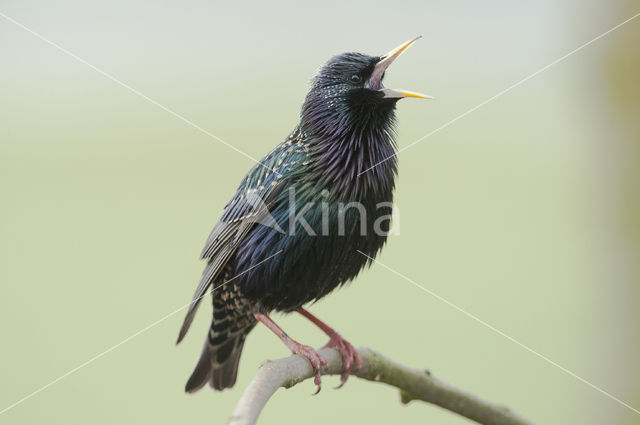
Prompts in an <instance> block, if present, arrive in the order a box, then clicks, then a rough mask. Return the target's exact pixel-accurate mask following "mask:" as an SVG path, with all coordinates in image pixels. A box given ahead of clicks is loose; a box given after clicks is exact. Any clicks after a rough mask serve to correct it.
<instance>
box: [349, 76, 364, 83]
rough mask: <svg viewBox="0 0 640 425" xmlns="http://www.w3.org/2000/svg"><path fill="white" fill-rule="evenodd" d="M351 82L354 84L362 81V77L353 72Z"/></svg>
mask: <svg viewBox="0 0 640 425" xmlns="http://www.w3.org/2000/svg"><path fill="white" fill-rule="evenodd" d="M351 82H352V83H354V84H359V83H361V82H362V77H361V76H359V75H358V74H353V75H352V76H351Z"/></svg>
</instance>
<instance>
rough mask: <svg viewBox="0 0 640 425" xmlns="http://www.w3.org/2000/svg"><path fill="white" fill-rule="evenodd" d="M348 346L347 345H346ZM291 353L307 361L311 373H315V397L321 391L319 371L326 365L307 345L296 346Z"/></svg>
mask: <svg viewBox="0 0 640 425" xmlns="http://www.w3.org/2000/svg"><path fill="white" fill-rule="evenodd" d="M347 344H348V343H347ZM291 352H292V353H293V354H298V355H301V356H302V357H304V358H306V359H307V360H309V363H311V367H313V371H314V373H315V378H314V379H313V382H314V383H315V384H316V386H317V387H318V389H317V390H316V392H315V393H314V394H313V395H316V394H318V393H319V392H320V390H321V389H322V378H321V377H320V369H321V368H326V367H327V365H328V363H327V361H326V360H325V359H324V357H322V356H321V355H320V354H318V352H317V351H316V350H314V349H313V347H309V346H308V345H302V344H297V345H295V346H294V347H293V348H292V349H291Z"/></svg>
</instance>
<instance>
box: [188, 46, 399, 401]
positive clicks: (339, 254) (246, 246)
mask: <svg viewBox="0 0 640 425" xmlns="http://www.w3.org/2000/svg"><path fill="white" fill-rule="evenodd" d="M378 60H379V58H378V57H372V56H366V55H362V54H357V53H348V54H343V55H340V56H337V57H335V58H333V59H331V60H330V61H329V62H328V63H327V64H326V65H325V66H324V67H323V68H322V70H321V71H320V73H319V74H318V76H316V78H315V79H314V80H313V82H312V87H311V89H310V91H309V93H308V95H307V97H306V99H305V103H304V105H303V108H302V112H301V119H300V124H299V125H298V126H296V128H295V129H294V131H293V132H292V133H291V134H290V135H289V137H288V138H287V139H285V141H283V142H282V143H281V144H279V145H278V146H277V147H276V148H275V149H274V150H272V151H271V152H270V153H268V154H267V155H266V156H265V157H264V158H263V159H262V160H261V161H260V162H261V163H260V164H256V165H255V166H254V167H253V168H252V169H251V170H250V171H249V173H248V174H247V175H246V176H245V178H244V179H243V180H242V182H241V183H240V186H239V188H238V190H237V191H236V193H235V195H234V196H233V198H232V199H231V201H230V202H229V203H228V204H227V206H226V207H225V209H224V212H223V214H222V218H221V219H220V221H219V222H218V223H217V224H216V226H215V227H214V229H213V231H212V232H211V234H210V236H209V238H208V240H207V242H206V244H205V247H204V249H203V251H202V258H203V259H205V260H206V261H207V265H206V267H205V269H204V272H203V275H202V278H201V281H200V284H199V285H198V288H197V289H196V291H195V294H194V297H193V301H192V304H191V305H190V308H189V311H188V312H187V316H186V318H185V322H184V324H183V326H182V329H181V331H180V335H179V339H178V341H180V340H181V339H182V338H183V337H184V335H185V334H186V332H187V330H188V328H189V326H190V324H191V322H192V320H193V317H194V315H195V312H196V310H197V308H198V305H199V302H200V300H201V299H202V297H203V295H204V294H205V293H206V291H207V289H208V288H210V287H212V285H213V287H214V288H216V287H217V286H218V285H224V286H223V287H222V288H221V289H223V290H222V291H219V290H217V289H216V290H215V291H213V304H214V316H213V321H212V326H211V331H210V335H209V338H208V339H207V341H206V343H205V347H204V348H203V353H202V355H201V359H200V361H199V363H198V366H197V367H196V370H195V371H194V373H193V375H192V377H191V379H190V380H189V383H188V384H187V390H188V391H194V390H197V389H199V388H200V387H201V386H202V385H204V383H206V382H207V381H209V382H210V384H211V385H212V386H213V387H214V388H216V389H223V388H226V387H229V386H231V385H233V382H235V374H236V371H237V362H238V359H239V355H240V352H241V348H242V344H243V343H244V338H245V337H246V334H247V333H248V332H249V331H250V330H251V329H252V328H253V326H254V325H255V320H252V319H253V316H252V314H253V313H254V312H260V313H268V312H270V311H272V310H279V311H292V310H295V309H296V308H298V307H300V306H302V305H304V304H306V303H309V302H313V301H316V300H318V299H320V298H322V297H323V296H325V295H327V294H328V293H329V292H331V291H332V290H333V289H335V288H336V287H338V286H340V285H342V284H344V283H346V282H348V281H350V280H352V279H353V278H354V277H355V276H356V275H357V274H358V272H359V271H360V270H361V269H362V268H363V267H364V266H365V265H366V264H367V263H368V262H369V260H368V259H367V257H365V256H363V255H362V254H360V253H359V252H358V251H361V252H362V253H364V254H366V255H368V256H370V257H375V255H376V254H377V252H378V251H379V250H380V249H381V248H382V246H383V245H384V243H385V241H386V235H385V234H380V232H375V231H374V223H375V222H376V220H378V218H380V217H383V216H386V217H390V216H391V201H392V200H393V189H394V178H395V175H396V162H395V158H391V159H389V160H387V161H385V162H383V163H382V164H380V165H379V166H377V167H376V168H374V169H373V170H371V171H369V172H367V173H365V174H363V175H361V176H359V173H360V172H362V171H365V170H366V169H368V168H369V167H371V166H373V165H375V164H376V163H378V162H379V161H382V160H383V159H387V158H389V157H390V156H392V155H393V154H394V142H393V136H394V134H393V125H394V109H395V103H396V100H397V99H392V100H389V99H382V95H380V94H379V93H378V92H376V91H375V90H367V89H365V88H363V87H360V86H357V85H355V86H354V85H353V84H352V83H351V82H349V80H348V78H349V77H350V76H352V75H353V74H354V73H357V74H359V75H362V76H363V78H366V77H367V75H368V74H370V73H371V71H372V69H373V67H374V65H375V63H376V62H377V61H378ZM292 194H293V195H292ZM349 202H358V203H360V204H361V205H363V206H364V208H365V210H366V212H367V214H366V219H365V220H363V221H361V220H360V215H359V213H358V211H357V210H356V209H354V208H351V209H346V211H345V212H344V228H343V229H342V230H343V232H342V234H339V233H340V232H339V230H340V229H339V227H340V225H339V222H340V220H339V215H340V210H339V204H340V203H344V204H346V203H349ZM308 203H312V206H311V207H309V208H308V209H307V210H306V211H305V214H304V218H305V219H306V221H307V222H308V223H309V225H310V226H311V228H312V229H313V230H315V233H316V234H315V235H313V234H309V232H307V231H306V230H305V229H304V228H303V227H302V226H296V227H295V228H293V229H291V228H290V226H289V224H290V222H289V220H290V216H291V208H292V207H295V209H296V211H298V212H299V211H300V210H301V209H303V207H304V206H305V205H307V204H308ZM380 203H385V204H384V206H383V207H379V204H380ZM323 209H324V210H323ZM323 212H324V214H325V215H326V217H327V218H328V219H327V223H326V224H327V225H328V230H329V232H328V234H326V235H322V234H321V227H322V224H323ZM267 215H270V217H272V218H273V220H275V223H276V224H277V226H265V225H262V224H256V222H259V221H260V220H261V219H262V218H264V217H266V216H267ZM362 226H363V227H364V229H365V230H366V232H364V234H361V233H362V232H361V229H362V228H363V227H362ZM388 226H389V223H388V221H386V222H383V225H382V230H383V232H384V231H386V230H388ZM229 279H231V280H232V281H233V282H232V284H231V282H229V283H230V285H228V284H225V283H224V282H225V281H229ZM221 294H227V295H226V297H227V299H231V298H233V300H234V303H237V307H234V306H233V305H231V307H230V306H229V304H227V303H226V300H222V299H221V297H224V295H221ZM234 305H235V304H234ZM221 311H223V312H224V313H221ZM223 320H224V322H223ZM229 321H237V322H238V323H240V324H241V325H242V326H240V327H239V328H238V329H236V328H234V329H236V330H235V331H234V332H235V333H228V329H227V328H226V326H230V322H229ZM222 323H225V325H224V326H225V328H224V329H222ZM221 329H222V331H221ZM225 344H226V345H225ZM216 371H217V372H216ZM216 376H217V377H216Z"/></svg>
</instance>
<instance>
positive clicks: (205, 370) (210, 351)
mask: <svg viewBox="0 0 640 425" xmlns="http://www.w3.org/2000/svg"><path fill="white" fill-rule="evenodd" d="M245 339H246V334H245V333H242V334H240V335H236V336H233V337H231V338H229V339H227V340H226V341H224V342H223V343H222V344H219V345H216V346H214V345H212V344H211V342H210V340H209V338H207V339H206V341H205V343H204V347H203V348H202V352H201V353H200V358H199V359H198V363H197V364H196V367H195V368H194V370H193V372H192V373H191V376H190V377H189V380H188V381H187V385H186V386H185V391H186V392H188V393H194V392H196V391H198V390H199V389H201V388H202V387H204V386H205V384H206V383H207V382H208V383H209V385H210V386H211V387H212V388H213V389H215V390H218V391H221V390H224V389H225V388H231V387H233V385H234V384H235V383H236V377H237V375H238V365H239V363H240V356H241V355H242V348H243V347H244V341H245Z"/></svg>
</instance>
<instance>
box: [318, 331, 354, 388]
mask: <svg viewBox="0 0 640 425" xmlns="http://www.w3.org/2000/svg"><path fill="white" fill-rule="evenodd" d="M325 347H327V348H337V349H338V351H340V355H341V356H342V364H343V365H344V372H343V373H342V376H340V385H338V387H337V388H342V386H343V385H344V384H345V382H347V379H349V375H350V374H351V369H352V368H353V365H354V364H355V365H356V368H360V367H362V359H361V358H360V354H358V351H357V350H356V349H355V348H353V345H351V343H350V342H349V341H347V340H346V339H344V338H343V337H342V336H341V335H340V334H339V333H337V332H335V333H334V334H333V335H332V336H331V338H330V339H329V342H327V343H326V345H325Z"/></svg>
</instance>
